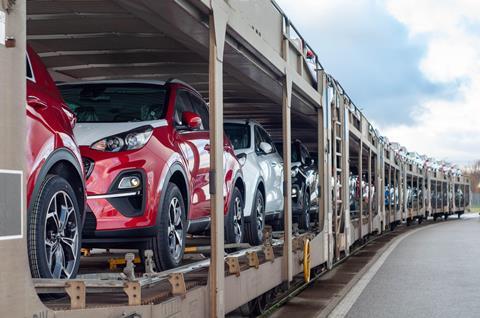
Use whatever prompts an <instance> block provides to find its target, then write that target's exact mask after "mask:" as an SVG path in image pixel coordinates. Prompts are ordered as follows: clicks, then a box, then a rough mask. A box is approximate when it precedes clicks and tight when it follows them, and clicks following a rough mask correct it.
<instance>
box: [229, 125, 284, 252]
mask: <svg viewBox="0 0 480 318" xmlns="http://www.w3.org/2000/svg"><path fill="white" fill-rule="evenodd" d="M224 128H225V133H226V134H227V136H228V137H229V138H230V141H231V142H232V145H233V148H234V150H235V154H236V155H237V156H238V157H239V160H240V161H244V162H241V164H243V167H242V170H243V175H244V181H245V188H246V194H245V209H244V217H245V237H246V241H247V242H249V243H250V244H252V245H258V244H260V243H261V242H262V238H263V229H264V226H265V222H266V221H278V220H279V219H281V217H282V213H283V186H282V185H283V160H282V157H281V156H280V154H279V153H278V151H277V150H276V148H275V145H274V143H273V142H272V139H271V138H270V135H269V134H268V133H267V132H266V131H265V129H263V127H262V126H261V125H260V124H259V123H257V122H255V121H251V120H225V125H224ZM242 154H244V155H242Z"/></svg>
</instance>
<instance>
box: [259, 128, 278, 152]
mask: <svg viewBox="0 0 480 318" xmlns="http://www.w3.org/2000/svg"><path fill="white" fill-rule="evenodd" d="M259 128H260V127H259ZM259 130H260V134H261V136H262V141H264V142H266V143H268V144H270V146H272V149H273V151H272V152H275V151H276V149H275V144H274V143H273V141H272V138H270V135H269V134H268V133H267V132H266V131H265V129H263V128H260V129H259Z"/></svg>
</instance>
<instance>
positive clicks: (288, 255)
mask: <svg viewBox="0 0 480 318" xmlns="http://www.w3.org/2000/svg"><path fill="white" fill-rule="evenodd" d="M282 104H283V105H282V122H283V226H284V233H285V235H284V240H285V242H284V245H283V256H284V257H283V260H284V263H283V279H284V281H286V282H288V283H290V281H291V280H292V278H293V271H292V266H293V265H292V264H293V255H292V175H291V171H292V149H291V148H292V120H291V112H292V109H291V108H292V81H291V79H290V77H289V75H288V72H287V75H286V76H285V79H284V85H283V103H282Z"/></svg>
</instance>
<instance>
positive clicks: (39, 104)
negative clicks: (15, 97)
mask: <svg viewBox="0 0 480 318" xmlns="http://www.w3.org/2000/svg"><path fill="white" fill-rule="evenodd" d="M27 103H28V105H30V106H32V107H33V108H36V109H39V108H47V104H45V103H44V102H43V101H42V100H41V99H40V98H38V97H35V96H28V97H27Z"/></svg>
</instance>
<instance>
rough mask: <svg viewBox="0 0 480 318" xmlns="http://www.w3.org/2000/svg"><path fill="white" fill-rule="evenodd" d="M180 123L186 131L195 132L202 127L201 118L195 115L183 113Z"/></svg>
mask: <svg viewBox="0 0 480 318" xmlns="http://www.w3.org/2000/svg"><path fill="white" fill-rule="evenodd" d="M182 122H183V124H184V125H185V126H187V128H188V129H191V130H197V129H200V128H201V127H202V118H200V116H198V114H196V113H192V112H183V114H182Z"/></svg>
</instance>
